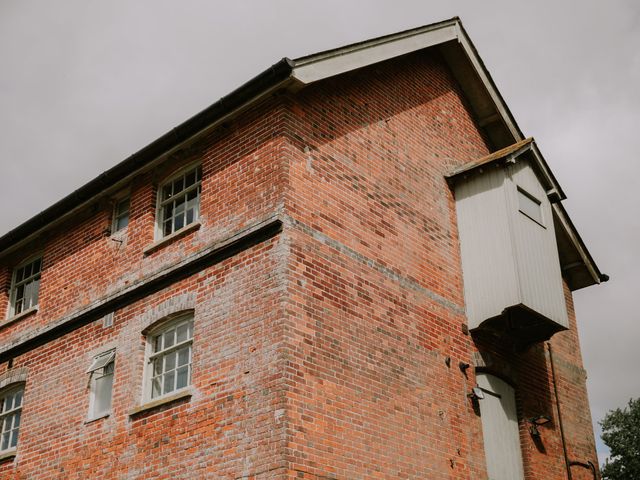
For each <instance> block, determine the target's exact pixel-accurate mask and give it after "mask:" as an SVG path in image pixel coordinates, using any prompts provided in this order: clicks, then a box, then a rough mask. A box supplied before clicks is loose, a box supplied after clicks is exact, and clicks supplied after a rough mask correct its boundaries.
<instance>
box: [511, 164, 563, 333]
mask: <svg viewBox="0 0 640 480" xmlns="http://www.w3.org/2000/svg"><path fill="white" fill-rule="evenodd" d="M507 173H508V177H509V178H508V180H507V181H506V183H505V188H506V189H507V192H506V193H507V197H508V199H509V201H508V203H509V209H510V210H511V212H512V217H511V219H512V222H511V228H512V233H513V242H514V253H515V255H516V262H515V263H516V266H517V270H518V283H519V288H520V292H521V295H522V304H524V305H525V306H527V307H529V308H531V309H532V310H535V311H536V312H538V313H540V314H542V315H544V316H545V317H547V318H549V319H550V320H553V321H555V322H556V323H558V324H560V325H562V326H563V327H568V326H569V320H568V317H567V308H566V303H565V298H564V291H563V286H562V272H561V271H560V260H559V257H558V247H557V244H556V240H555V231H554V227H553V218H552V213H551V203H550V202H549V200H548V199H547V196H546V192H545V190H544V188H543V187H542V185H541V184H540V182H539V180H538V178H537V176H536V174H535V172H534V171H533V169H532V168H531V166H530V165H529V163H528V162H526V161H518V162H517V163H515V164H513V165H509V166H508V167H507ZM518 187H520V188H521V189H523V190H524V191H526V192H527V193H529V194H530V195H532V196H533V197H535V198H536V199H537V200H539V201H540V207H541V209H542V223H543V225H544V226H541V225H539V224H538V223H536V222H535V221H534V220H532V219H531V218H529V217H527V216H526V215H524V214H523V213H522V212H520V211H519V208H518Z"/></svg>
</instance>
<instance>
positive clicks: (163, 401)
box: [129, 389, 193, 417]
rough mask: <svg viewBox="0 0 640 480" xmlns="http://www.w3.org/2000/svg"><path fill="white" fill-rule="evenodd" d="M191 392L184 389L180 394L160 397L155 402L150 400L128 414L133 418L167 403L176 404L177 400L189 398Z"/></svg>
mask: <svg viewBox="0 0 640 480" xmlns="http://www.w3.org/2000/svg"><path fill="white" fill-rule="evenodd" d="M192 395H193V392H192V391H191V389H185V390H182V391H180V392H176V393H174V394H171V395H167V396H166V397H161V398H158V399H156V400H152V401H150V402H147V403H145V404H144V405H140V406H138V407H136V408H134V409H133V410H131V411H130V412H129V416H130V417H135V416H136V415H139V414H141V413H143V412H147V411H149V410H153V409H154V408H157V407H160V406H162V405H166V404H168V403H173V402H177V401H178V400H182V399H185V398H191V396H192Z"/></svg>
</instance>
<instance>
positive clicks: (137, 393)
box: [0, 18, 606, 480]
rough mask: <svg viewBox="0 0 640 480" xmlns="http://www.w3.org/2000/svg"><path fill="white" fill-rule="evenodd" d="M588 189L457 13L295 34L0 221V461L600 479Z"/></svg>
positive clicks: (1, 464) (9, 470)
mask: <svg viewBox="0 0 640 480" xmlns="http://www.w3.org/2000/svg"><path fill="white" fill-rule="evenodd" d="M563 199H564V194H563V192H562V189H561V188H560V186H559V185H558V183H557V181H556V180H555V178H554V177H553V174H552V172H551V170H550V169H549V167H548V165H547V163H546V161H545V159H544V158H543V156H542V154H541V152H540V150H539V149H538V146H537V145H536V143H535V141H534V140H533V139H530V138H526V137H525V135H523V133H522V132H521V131H520V129H519V128H518V126H517V124H516V122H515V120H514V118H513V117H512V115H511V113H510V112H509V109H508V107H507V106H506V105H505V103H504V101H503V100H502V97H501V96H500V94H499V92H498V91H497V89H496V87H495V85H494V83H493V81H492V80H491V77H490V75H489V73H488V72H487V71H486V69H485V68H484V66H483V63H482V61H481V60H480V58H479V56H478V54H477V52H476V50H475V48H474V47H473V45H472V43H471V41H470V40H469V38H468V36H467V35H466V33H465V31H464V29H463V28H462V25H461V24H460V22H459V20H458V19H456V18H454V19H451V20H448V21H444V22H441V23H437V24H433V25H429V26H426V27H422V28H418V29H414V30H410V31H406V32H401V33H398V34H394V35H390V36H386V37H382V38H378V39H374V40H369V41H366V42H363V43H359V44H355V45H351V46H347V47H343V48H340V49H336V50H332V51H327V52H322V53H319V54H315V55H311V56H308V57H304V58H300V59H297V60H289V59H283V60H282V61H280V62H278V63H276V64H275V65H273V66H272V67H271V68H269V69H268V70H266V71H264V72H263V73H261V74H259V75H258V76H256V77H255V78H253V79H252V80H250V81H249V82H247V83H246V84H244V85H242V86H241V87H239V88H238V89H237V90H235V91H234V92H232V93H231V94H229V95H228V96H226V97H224V98H222V99H221V100H220V101H218V102H216V103H215V104H213V105H211V106H210V107H208V108H207V109H205V110H204V111H202V112H201V113H199V114H197V115H196V116H194V117H192V118H191V119H189V120H187V121H186V122H184V123H183V124H181V125H180V126H178V127H176V128H175V129H173V130H172V131H171V132H169V133H167V134H166V135H164V136H163V137H161V138H159V139H158V140H156V141H155V142H153V143H152V144H150V145H148V146H147V147H145V148H143V149H142V150H140V151H139V152H137V153H136V154H134V155H132V156H131V157H129V158H127V159H125V160H124V161H123V162H121V163H120V164H118V165H116V166H115V167H113V168H112V169H110V170H108V171H107V172H105V173H104V174H102V175H101V176H99V177H97V178H96V179H95V180H93V181H91V182H89V183H88V184H86V185H85V186H83V187H81V188H80V189H78V190H76V191H75V192H73V193H72V194H71V195H69V196H68V197H66V198H64V199H62V200H61V201H59V202H58V203H56V204H54V205H52V206H51V207H49V208H48V209H46V210H45V211H43V212H42V213H40V214H38V215H37V216H35V217H34V218H32V219H31V220H29V221H27V222H26V223H24V224H22V225H20V226H19V227H17V228H16V229H14V230H12V231H10V232H9V233H7V234H5V235H4V236H2V237H0V286H1V290H0V310H1V311H3V312H6V315H5V316H4V317H3V320H2V322H1V323H0V399H1V402H2V403H1V405H2V409H1V413H0V415H1V416H0V420H1V425H2V431H1V432H0V434H1V437H0V477H1V478H7V479H14V478H15V479H18V478H19V479H32V478H34V479H35V478H43V479H95V480H98V479H107V478H108V479H115V478H118V479H120V478H131V479H151V478H153V479H156V478H166V479H178V478H181V479H186V478H188V479H192V478H194V479H195V478H221V479H261V480H262V479H272V478H273V479H275V478H291V479H293V478H304V479H333V478H335V479H373V478H385V479H396V478H397V479H402V478H407V479H409V478H411V479H425V478H429V479H430V478H433V479H445V478H446V479H481V478H495V479H506V478H508V479H516V478H526V479H564V478H567V477H568V476H569V477H572V478H573V479H581V478H594V476H595V475H596V472H595V468H596V467H595V466H594V465H593V464H597V461H596V453H595V446H594V438H593V431H592V427H591V418H590V412H589V405H588V400H587V393H586V387H585V378H586V376H585V372H584V370H583V367H582V360H581V356H580V348H579V344H578V334H577V330H576V320H575V315H574V311H573V305H572V294H571V292H572V291H573V290H576V289H579V288H583V287H586V286H589V285H593V284H597V283H599V282H601V281H604V280H606V275H603V274H601V273H600V271H599V270H598V267H597V266H596V265H595V263H594V261H593V259H592V258H591V256H590V255H589V253H588V250H587V248H586V247H585V245H584V243H583V241H582V240H581V238H580V236H579V234H578V233H577V231H576V229H575V228H574V226H573V224H572V223H571V220H570V219H569V217H568V215H567V213H566V211H565V210H564V209H563V207H562V204H561V201H562V200H563Z"/></svg>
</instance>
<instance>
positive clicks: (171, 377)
mask: <svg viewBox="0 0 640 480" xmlns="http://www.w3.org/2000/svg"><path fill="white" fill-rule="evenodd" d="M175 373H176V372H175V371H171V372H168V373H166V374H165V376H164V388H163V393H169V392H173V391H174V390H175V388H174V381H175Z"/></svg>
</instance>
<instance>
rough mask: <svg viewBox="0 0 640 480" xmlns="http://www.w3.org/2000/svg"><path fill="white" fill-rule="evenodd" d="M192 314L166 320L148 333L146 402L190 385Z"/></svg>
mask: <svg viewBox="0 0 640 480" xmlns="http://www.w3.org/2000/svg"><path fill="white" fill-rule="evenodd" d="M192 344H193V312H192V311H190V312H189V313H187V314H183V315H180V316H178V317H176V318H174V319H172V320H168V321H166V322H164V323H162V324H161V325H159V326H158V327H156V328H153V329H152V330H151V331H150V332H149V333H148V334H147V350H146V352H147V362H146V372H145V392H144V397H145V399H146V400H155V399H157V398H160V397H163V396H165V395H168V394H171V393H174V392H177V391H179V390H182V389H184V388H186V387H188V386H189V385H191V358H192V352H193V345H192Z"/></svg>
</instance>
